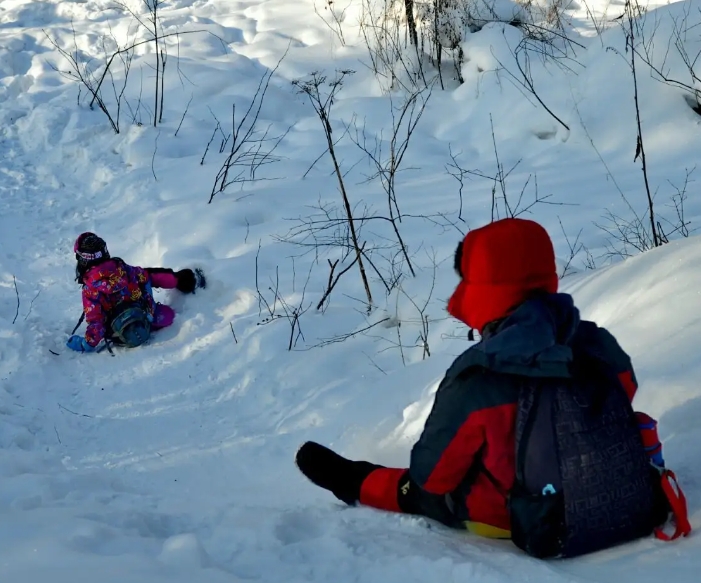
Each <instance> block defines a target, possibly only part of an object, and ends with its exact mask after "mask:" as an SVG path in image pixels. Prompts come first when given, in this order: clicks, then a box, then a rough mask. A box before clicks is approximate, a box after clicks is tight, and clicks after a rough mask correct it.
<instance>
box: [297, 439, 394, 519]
mask: <svg viewBox="0 0 701 583" xmlns="http://www.w3.org/2000/svg"><path fill="white" fill-rule="evenodd" d="M295 463H296V464H297V467H298V468H299V469H300V471H301V472H302V473H303V474H304V475H305V476H307V478H309V479H310V480H311V481H312V482H313V483H314V484H316V485H317V486H319V487H320V488H324V489H325V490H329V491H331V493H332V494H333V495H334V496H336V498H338V499H339V500H341V501H343V502H345V503H346V504H349V505H351V506H353V505H354V504H355V503H356V502H357V501H358V500H359V498H360V486H361V485H362V483H363V481H364V480H365V478H367V477H368V476H369V475H370V473H371V472H372V471H373V470H376V469H378V468H380V467H382V466H378V465H375V464H371V463H370V462H354V461H351V460H349V459H346V458H344V457H343V456H340V455H338V454H337V453H336V452H334V451H332V450H330V449H329V448H328V447H324V446H323V445H320V444H318V443H315V442H313V441H307V442H306V443H305V444H304V445H303V446H302V447H300V448H299V450H298V451H297V455H296V457H295Z"/></svg>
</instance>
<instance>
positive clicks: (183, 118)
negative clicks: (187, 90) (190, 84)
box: [173, 95, 209, 162]
mask: <svg viewBox="0 0 701 583" xmlns="http://www.w3.org/2000/svg"><path fill="white" fill-rule="evenodd" d="M193 97H194V95H191V96H190V100H189V101H188V102H187V106H186V107H185V111H184V112H183V116H182V117H181V118H180V123H179V124H178V129H176V130H175V134H174V135H173V137H174V138H177V137H178V132H179V131H180V126H182V125H183V121H185V116H186V115H187V111H188V110H189V109H190V104H191V103H192V98H193ZM207 147H209V145H207ZM206 153H207V152H205V154H206ZM202 162H204V156H202Z"/></svg>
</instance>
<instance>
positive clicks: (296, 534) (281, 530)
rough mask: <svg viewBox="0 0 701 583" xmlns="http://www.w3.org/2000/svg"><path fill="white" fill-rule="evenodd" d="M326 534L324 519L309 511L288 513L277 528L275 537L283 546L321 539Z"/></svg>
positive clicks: (282, 517) (281, 518)
mask: <svg viewBox="0 0 701 583" xmlns="http://www.w3.org/2000/svg"><path fill="white" fill-rule="evenodd" d="M325 532H326V528H325V522H324V518H323V517H322V516H318V513H316V512H313V511H309V510H291V511H289V512H286V513H284V514H283V515H282V516H281V517H280V521H279V522H278V524H277V525H276V526H275V536H276V537H277V539H278V540H279V541H280V542H281V543H282V544H283V545H291V544H294V543H298V542H304V541H307V540H312V539H315V538H320V537H321V536H323V535H324V533H325Z"/></svg>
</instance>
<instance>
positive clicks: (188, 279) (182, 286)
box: [175, 269, 197, 294]
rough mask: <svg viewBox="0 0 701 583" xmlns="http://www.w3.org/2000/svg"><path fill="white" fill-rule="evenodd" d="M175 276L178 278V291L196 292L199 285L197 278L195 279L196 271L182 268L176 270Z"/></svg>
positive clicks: (185, 292)
mask: <svg viewBox="0 0 701 583" xmlns="http://www.w3.org/2000/svg"><path fill="white" fill-rule="evenodd" d="M175 277H176V278H177V280H178V284H177V285H176V286H175V287H176V288H177V289H178V291H181V292H183V293H184V294H192V293H195V287H196V286H197V280H196V279H195V272H194V271H192V269H181V270H180V271H176V272H175Z"/></svg>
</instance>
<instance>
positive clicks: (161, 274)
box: [67, 233, 204, 352]
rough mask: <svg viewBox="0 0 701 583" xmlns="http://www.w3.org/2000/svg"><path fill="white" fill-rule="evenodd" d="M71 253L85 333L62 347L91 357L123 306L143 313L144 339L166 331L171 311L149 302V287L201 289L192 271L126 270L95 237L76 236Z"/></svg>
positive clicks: (102, 241)
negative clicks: (136, 308)
mask: <svg viewBox="0 0 701 583" xmlns="http://www.w3.org/2000/svg"><path fill="white" fill-rule="evenodd" d="M74 251H75V256H76V260H77V264H76V281H77V282H78V283H80V284H81V285H82V287H83V289H82V296H83V311H84V314H85V320H86V322H87V330H86V332H85V337H81V336H78V335H74V336H72V337H71V338H70V339H69V340H68V343H67V346H68V347H69V348H71V349H73V350H76V351H78V352H92V351H93V350H95V348H96V347H97V345H98V344H99V343H100V342H101V341H102V339H103V338H105V337H108V338H109V337H110V336H111V332H112V330H111V329H110V328H111V324H112V323H113V321H115V320H116V317H117V316H118V315H119V313H120V309H122V308H123V307H125V306H137V307H138V310H139V312H138V313H139V314H141V315H142V316H143V314H144V313H145V315H146V319H147V320H148V322H149V326H148V329H147V330H145V332H144V334H145V335H146V337H147V336H148V334H149V333H150V331H151V330H158V329H160V328H165V327H167V326H170V325H171V324H172V323H173V320H174V319H175V312H174V311H173V309H172V308H171V307H170V306H167V305H165V304H161V303H157V302H156V301H155V300H154V298H153V292H152V287H158V288H165V289H178V290H180V291H182V292H184V293H193V292H194V291H195V288H196V287H198V284H199V287H203V286H204V282H203V281H198V279H197V277H196V275H195V273H194V272H193V271H192V270H191V269H183V270H181V271H179V272H177V273H176V272H174V271H173V270H172V269H166V268H160V267H157V268H146V269H145V268H143V267H134V266H131V265H128V264H127V263H125V262H124V261H123V260H122V259H120V258H118V257H115V258H112V257H110V254H109V251H108V250H107V244H106V243H105V241H104V240H103V239H101V238H100V237H98V236H97V235H95V234H94V233H83V234H82V235H80V236H79V237H78V239H77V240H76V242H75V245H74ZM198 275H200V274H198ZM144 340H145V339H144Z"/></svg>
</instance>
